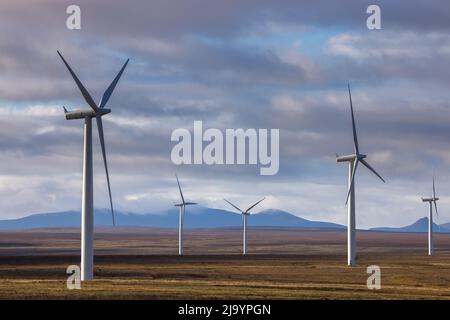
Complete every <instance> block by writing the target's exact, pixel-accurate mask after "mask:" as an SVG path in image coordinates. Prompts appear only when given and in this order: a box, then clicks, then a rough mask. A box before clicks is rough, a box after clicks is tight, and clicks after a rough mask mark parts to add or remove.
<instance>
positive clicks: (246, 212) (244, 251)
mask: <svg viewBox="0 0 450 320" xmlns="http://www.w3.org/2000/svg"><path fill="white" fill-rule="evenodd" d="M264 199H265V198H262V199H261V200H259V201H258V202H256V203H255V204H253V205H252V206H250V207H249V208H248V209H246V210H241V209H239V208H238V207H237V206H235V205H234V204H232V203H231V202H230V201H228V200H227V199H223V200H225V201H226V202H227V203H228V204H229V205H231V206H232V207H233V208H235V209H236V210H237V211H239V212H240V213H241V214H242V228H243V235H242V254H244V255H245V254H247V216H249V215H250V210H252V209H253V208H254V207H256V206H257V205H258V204H259V203H260V202H262V201H263V200H264Z"/></svg>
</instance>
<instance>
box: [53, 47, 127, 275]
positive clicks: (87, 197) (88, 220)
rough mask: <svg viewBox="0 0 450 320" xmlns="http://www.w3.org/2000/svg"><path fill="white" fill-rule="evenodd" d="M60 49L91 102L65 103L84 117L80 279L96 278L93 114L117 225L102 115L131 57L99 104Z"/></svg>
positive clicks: (67, 113) (76, 116) (73, 114)
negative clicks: (76, 106)
mask: <svg viewBox="0 0 450 320" xmlns="http://www.w3.org/2000/svg"><path fill="white" fill-rule="evenodd" d="M57 52H58V55H59V56H60V57H61V59H62V61H63V62H64V64H65V65H66V67H67V69H68V70H69V72H70V74H71V75H72V77H73V79H74V80H75V83H76V84H77V86H78V88H79V89H80V91H81V93H82V95H83V97H84V100H86V102H87V104H88V105H89V106H90V109H80V110H74V111H67V109H66V108H65V107H63V108H64V113H65V116H66V119H67V120H74V119H84V147H83V191H82V205H81V280H82V281H85V280H92V279H93V278H94V186H93V166H92V118H95V120H96V121H97V129H98V135H99V138H100V145H101V148H102V154H103V163H104V165H105V171H106V181H107V184H108V193H109V203H110V205H111V215H112V219H113V225H114V226H115V219H114V208H113V203H112V196H111V186H110V183H109V173H108V164H107V161H106V150H105V139H104V136H103V124H102V116H104V115H106V114H108V113H110V112H111V110H110V109H106V108H105V105H106V103H107V102H108V100H109V98H110V97H111V94H112V93H113V91H114V88H115V87H116V85H117V82H118V81H119V79H120V76H121V75H122V73H123V71H124V70H125V67H126V66H127V64H128V61H129V59H127V61H126V62H125V64H124V65H123V67H122V69H120V71H119V73H118V74H117V76H116V77H115V78H114V80H113V82H112V83H111V84H110V85H109V87H108V89H106V91H105V93H104V94H103V96H102V99H101V100H100V104H99V105H97V104H96V103H95V102H94V100H93V99H92V97H91V95H90V94H89V92H88V91H87V90H86V88H85V87H84V86H83V84H82V83H81V81H80V80H79V79H78V77H77V76H76V74H75V72H73V70H72V68H70V66H69V64H68V63H67V62H66V60H65V59H64V57H63V56H62V54H61V53H60V52H59V51H57Z"/></svg>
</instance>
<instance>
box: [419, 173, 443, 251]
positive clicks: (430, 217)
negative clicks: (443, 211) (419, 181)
mask: <svg viewBox="0 0 450 320" xmlns="http://www.w3.org/2000/svg"><path fill="white" fill-rule="evenodd" d="M437 200H439V198H437V197H436V188H435V186H434V177H433V195H432V196H431V198H422V201H423V202H428V203H429V205H430V210H429V212H428V255H429V256H432V255H433V251H434V247H433V203H434V209H435V211H436V216H437V217H439V215H438V209H437V204H436V201H437Z"/></svg>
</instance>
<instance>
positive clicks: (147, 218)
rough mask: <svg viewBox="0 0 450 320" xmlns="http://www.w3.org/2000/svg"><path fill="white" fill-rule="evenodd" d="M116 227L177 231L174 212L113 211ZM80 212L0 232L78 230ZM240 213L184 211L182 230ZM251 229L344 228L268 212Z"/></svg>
mask: <svg viewBox="0 0 450 320" xmlns="http://www.w3.org/2000/svg"><path fill="white" fill-rule="evenodd" d="M94 215H95V218H94V221H95V225H96V226H106V227H108V226H111V225H112V222H111V221H112V219H111V213H110V211H109V210H106V209H95V212H94ZM115 218H116V224H117V226H120V227H153V228H177V227H178V210H177V209H171V210H167V211H164V212H162V213H159V214H136V213H127V212H120V211H116V212H115ZM80 219H81V218H80V211H64V212H53V213H40V214H33V215H30V216H27V217H24V218H19V219H14V220H0V229H2V230H13V229H33V228H67V227H80ZM241 223H242V219H241V216H240V214H237V213H234V212H230V211H226V210H221V209H212V208H206V207H201V206H196V207H190V208H189V209H188V210H187V211H186V216H185V224H184V225H185V227H186V228H221V227H240V226H241ZM248 224H249V226H251V227H296V228H317V229H343V228H345V226H343V225H339V224H335V223H329V222H320V221H310V220H306V219H303V218H300V217H297V216H295V215H293V214H291V213H289V212H286V211H281V210H275V209H269V210H264V211H261V212H259V213H256V214H252V215H251V216H250V218H249V219H248Z"/></svg>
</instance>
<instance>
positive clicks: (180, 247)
mask: <svg viewBox="0 0 450 320" xmlns="http://www.w3.org/2000/svg"><path fill="white" fill-rule="evenodd" d="M175 177H176V178H177V183H178V189H179V190H180V196H181V202H180V203H176V204H175V207H179V208H180V216H179V220H178V254H179V255H180V256H182V255H183V253H184V247H183V228H184V214H185V210H186V206H191V205H195V204H197V203H195V202H186V201H184V196H183V191H181V186H180V181H179V180H178V176H177V175H175Z"/></svg>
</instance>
